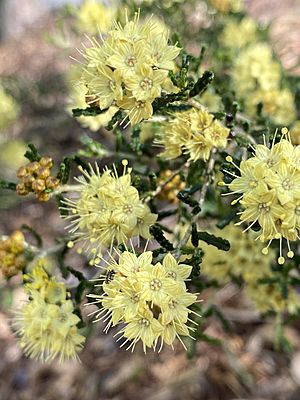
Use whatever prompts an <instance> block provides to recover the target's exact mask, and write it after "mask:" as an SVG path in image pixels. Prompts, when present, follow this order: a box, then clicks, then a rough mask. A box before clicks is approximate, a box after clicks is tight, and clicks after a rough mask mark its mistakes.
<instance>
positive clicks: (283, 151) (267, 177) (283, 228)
mask: <svg viewBox="0 0 300 400" xmlns="http://www.w3.org/2000/svg"><path fill="white" fill-rule="evenodd" d="M275 138H276V134H275V136H274V140H273V142H272V145H271V148H269V147H267V146H266V144H263V145H262V144H260V145H256V146H255V152H254V154H253V156H252V157H250V158H249V159H248V160H246V161H242V162H241V165H240V167H237V166H236V165H235V164H234V163H233V161H232V158H231V157H230V156H229V157H227V158H226V160H227V161H229V162H231V163H233V165H234V166H235V167H237V168H238V169H239V170H240V173H241V176H240V177H238V176H236V175H234V176H235V179H234V180H233V181H232V182H231V183H230V184H229V185H228V186H229V187H230V189H231V190H233V193H239V194H241V196H240V197H239V198H238V199H237V200H234V201H233V202H232V204H234V203H236V202H238V201H239V202H240V204H241V205H242V206H243V208H244V210H243V211H241V212H240V213H239V215H240V219H241V222H240V223H243V222H247V223H250V225H249V228H250V227H251V226H252V225H254V224H255V223H258V224H259V225H260V227H261V231H260V234H259V236H258V237H259V238H260V240H261V241H263V242H264V241H268V244H267V246H266V247H265V248H264V249H263V253H264V254H267V253H268V248H269V246H270V244H271V242H272V241H273V240H274V239H279V258H278V263H279V264H283V263H284V261H285V258H284V257H283V255H282V251H283V249H282V242H283V240H282V239H286V242H287V246H288V252H287V256H288V257H289V258H292V257H293V256H294V253H293V251H292V250H291V248H290V242H295V241H297V240H299V226H298V213H299V209H300V207H298V206H299V199H300V168H299V167H300V163H299V155H300V146H299V145H298V146H293V145H292V143H291V142H290V140H289V138H290V137H289V134H288V130H287V128H283V129H282V137H281V140H280V141H279V142H278V143H276V144H275ZM221 185H225V184H224V182H222V183H221ZM249 228H247V229H249Z"/></svg>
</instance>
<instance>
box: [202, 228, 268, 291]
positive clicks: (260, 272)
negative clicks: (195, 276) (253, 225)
mask: <svg viewBox="0 0 300 400" xmlns="http://www.w3.org/2000/svg"><path fill="white" fill-rule="evenodd" d="M213 234H215V235H216V236H220V237H224V238H226V239H227V240H228V241H229V242H230V250H229V251H222V250H219V249H217V248H216V247H214V246H209V245H206V244H205V243H204V244H202V243H201V248H203V250H204V253H205V254H204V257H203V261H202V264H201V272H202V273H203V274H204V275H206V276H207V277H208V278H209V279H213V280H216V281H218V282H219V283H222V284H223V283H228V282H230V281H231V280H232V278H243V280H244V281H245V282H247V283H250V282H257V281H258V280H259V279H260V278H263V277H265V276H266V275H267V274H269V273H270V272H271V269H270V263H271V262H272V261H273V260H274V256H275V252H274V251H273V250H270V251H269V253H268V255H267V256H263V255H262V253H261V251H262V249H263V245H262V244H261V243H257V242H256V241H255V238H256V234H255V232H253V231H251V230H250V231H247V232H246V233H245V234H244V233H243V232H242V230H241V229H240V228H238V227H236V226H234V224H230V225H228V226H226V227H225V228H224V229H222V230H219V229H218V230H217V229H215V230H214V231H213Z"/></svg>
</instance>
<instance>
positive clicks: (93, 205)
mask: <svg viewBox="0 0 300 400" xmlns="http://www.w3.org/2000/svg"><path fill="white" fill-rule="evenodd" d="M123 165H124V170H123V175H121V176H118V174H117V171H116V169H115V167H114V171H111V170H109V169H106V170H105V171H104V172H103V173H102V174H101V173H100V171H99V168H98V165H97V164H96V170H95V171H94V170H93V169H92V167H90V171H89V172H88V171H84V170H81V171H82V172H83V174H84V175H82V176H80V177H79V178H77V181H78V182H79V184H80V186H81V187H80V189H79V197H78V198H76V199H68V200H66V202H65V203H66V206H67V209H68V210H69V214H70V215H69V216H67V217H66V218H67V219H71V223H70V225H69V227H68V228H69V229H70V232H71V233H73V234H74V236H75V238H76V239H77V240H82V241H83V242H84V244H85V246H86V248H87V249H88V250H89V251H90V252H91V253H92V254H94V259H96V258H97V256H98V254H101V250H102V249H103V248H104V247H109V246H112V245H113V244H114V243H118V244H120V243H125V242H126V241H127V240H128V239H129V238H132V237H133V236H142V237H143V238H145V239H150V237H151V235H150V233H149V227H150V225H152V224H153V223H154V222H155V221H156V218H157V215H156V214H152V213H151V212H150V209H149V207H148V206H147V205H146V204H144V203H142V201H141V200H140V198H139V193H138V191H137V189H136V188H135V187H133V186H132V185H131V168H128V169H127V160H123Z"/></svg>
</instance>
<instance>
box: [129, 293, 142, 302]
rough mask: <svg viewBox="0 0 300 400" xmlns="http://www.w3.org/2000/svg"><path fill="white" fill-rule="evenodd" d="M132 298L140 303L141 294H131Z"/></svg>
mask: <svg viewBox="0 0 300 400" xmlns="http://www.w3.org/2000/svg"><path fill="white" fill-rule="evenodd" d="M131 300H132V301H133V303H138V302H139V300H140V296H139V295H138V294H133V295H132V296H131Z"/></svg>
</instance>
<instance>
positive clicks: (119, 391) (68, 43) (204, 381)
mask: <svg viewBox="0 0 300 400" xmlns="http://www.w3.org/2000/svg"><path fill="white" fill-rule="evenodd" d="M80 3H81V1H80V0H77V1H71V0H69V1H68V2H66V1H62V0H22V1H20V0H0V171H1V177H2V178H5V179H7V180H12V181H15V180H16V178H15V171H16V170H17V168H18V167H19V166H21V165H22V164H24V162H25V159H24V158H23V154H24V152H25V151H26V146H27V143H29V142H32V143H34V144H35V145H36V147H37V148H39V150H40V152H41V153H42V154H49V155H51V157H53V159H54V160H55V161H57V162H59V161H61V159H62V157H63V156H64V155H65V154H66V153H70V152H72V151H75V150H76V149H77V148H78V146H79V145H80V136H81V135H82V133H83V128H82V127H81V126H80V125H79V124H78V123H77V122H76V121H75V120H74V119H73V118H72V117H71V115H70V112H69V111H68V97H69V86H68V79H67V78H66V75H67V73H68V71H69V70H70V68H71V65H72V64H73V61H72V60H70V58H69V56H70V55H74V54H76V52H74V48H75V47H76V46H78V44H80V38H78V36H77V35H76V33H75V32H73V30H72V24H71V23H70V24H68V22H65V21H69V20H71V21H72V13H73V11H74V10H75V8H74V7H76V6H78V5H80ZM104 3H106V6H111V7H114V6H116V4H115V3H113V2H110V3H109V4H108V2H104ZM162 3H163V2H162ZM175 3H176V2H175ZM181 3H182V2H181ZM183 3H186V6H187V9H188V12H189V13H193V12H194V11H193V9H192V6H191V4H190V3H193V5H194V6H195V7H196V9H197V12H198V14H197V15H198V20H199V21H201V12H200V13H199V10H201V4H203V3H202V2H201V1H196V2H190V1H185V2H183ZM148 6H149V5H148ZM173 7H176V4H175V5H173ZM246 7H247V13H249V14H250V15H251V16H252V17H254V18H255V19H257V20H259V21H262V22H264V23H271V30H270V35H271V40H272V43H273V46H274V50H275V51H276V52H277V54H278V55H279V56H280V57H281V60H282V63H283V65H284V67H285V68H287V69H289V70H291V71H292V73H293V74H296V75H297V74H299V73H300V69H299V67H297V65H296V60H297V59H298V57H299V56H300V2H299V1H297V0H284V1H282V0H264V1H261V0H251V1H250V0H249V1H248V2H247V3H246ZM141 9H142V10H143V8H142V6H141ZM70 16H71V17H70ZM183 17H184V18H185V19H186V20H187V16H183ZM199 29H200V27H199ZM93 135H94V138H96V139H97V140H102V141H104V142H107V143H109V141H110V138H109V134H108V133H107V132H105V131H98V132H96V133H94V134H93ZM0 210H1V216H0V233H1V234H7V233H10V232H12V231H13V230H15V229H18V228H19V227H20V226H21V225H22V224H27V225H30V226H32V227H33V228H34V229H35V230H37V231H38V232H39V234H40V235H41V236H42V237H43V238H44V242H45V246H47V245H51V244H53V243H54V240H55V237H56V236H57V235H60V234H62V233H63V232H64V225H65V224H64V222H63V221H62V220H61V218H60V217H59V214H58V212H57V207H56V204H55V203H53V202H48V203H45V204H44V203H38V202H37V201H35V199H34V198H33V197H32V198H31V197H26V198H23V199H20V198H18V197H17V196H16V195H15V194H13V193H11V192H9V191H7V190H2V191H1V193H0ZM70 263H72V265H73V266H74V268H76V267H81V263H82V259H81V258H80V257H78V256H73V258H72V259H71V261H70ZM19 279H20V278H19V277H15V278H13V279H11V280H10V281H9V283H6V282H5V283H4V281H0V400H54V399H62V400H105V399H114V400H127V399H128V400H129V399H130V400H139V399H144V400H146V399H147V400H177V399H178V400H179V399H180V400H188V399H192V400H193V399H195V400H226V399H231V400H233V399H236V400H237V399H240V400H242V399H253V400H298V399H300V332H299V329H297V324H295V325H294V327H290V328H288V331H287V336H288V338H289V340H290V342H291V343H292V345H293V346H294V350H293V352H292V353H291V354H289V355H288V354H284V353H281V352H274V351H273V346H272V339H271V337H272V329H273V328H272V325H271V324H269V323H268V320H262V319H261V317H260V316H259V314H258V313H257V312H256V311H254V310H253V309H252V308H251V306H250V305H249V304H248V302H247V300H246V299H244V298H243V296H242V295H241V293H240V291H239V289H238V288H236V287H233V286H231V285H227V286H225V288H224V289H222V290H220V291H219V292H218V295H217V296H216V297H215V298H214V302H215V304H217V305H220V306H222V310H223V311H224V314H225V316H226V318H227V319H228V320H229V322H230V325H231V329H230V330H229V331H228V332H226V331H224V328H223V327H222V326H221V324H220V323H219V322H218V321H217V320H216V319H211V321H210V320H209V323H208V324H207V326H206V328H205V332H206V333H207V334H209V335H211V336H213V337H215V338H216V339H222V343H223V344H222V345H214V343H212V344H209V343H204V342H198V343H197V348H196V351H195V354H194V356H193V357H192V358H189V357H188V356H187V354H186V352H185V351H184V350H183V349H182V348H181V347H180V344H178V347H176V348H175V350H174V351H173V350H172V349H169V348H164V349H163V351H162V352H161V353H160V354H159V355H157V354H153V353H151V352H149V354H147V356H145V355H144V354H143V353H142V352H141V351H140V350H137V351H136V352H135V353H134V354H131V353H128V352H126V351H125V350H123V349H122V350H120V349H119V347H118V344H116V343H115V341H114V339H113V337H112V336H113V334H114V332H112V333H109V334H108V335H104V334H103V333H102V327H101V325H99V324H98V325H97V326H94V327H93V331H92V334H91V335H90V337H89V339H88V341H87V345H86V347H85V349H84V351H83V352H82V353H81V364H75V363H65V364H63V365H59V364H56V363H53V364H51V365H43V364H40V363H38V362H35V361H32V360H29V359H26V358H25V357H24V356H23V355H22V352H21V350H20V348H19V346H18V344H17V342H16V340H15V338H14V336H13V334H12V333H11V330H10V327H9V324H10V320H9V318H10V317H11V313H10V312H8V310H14V309H15V308H16V307H17V304H18V302H19V301H20V298H22V296H23V294H22V290H21V289H20V286H19V284H20V280H19ZM204 296H205V294H204ZM207 296H209V294H207ZM299 327H300V325H299Z"/></svg>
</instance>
